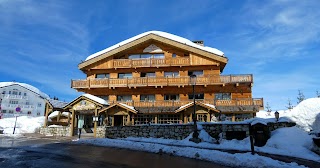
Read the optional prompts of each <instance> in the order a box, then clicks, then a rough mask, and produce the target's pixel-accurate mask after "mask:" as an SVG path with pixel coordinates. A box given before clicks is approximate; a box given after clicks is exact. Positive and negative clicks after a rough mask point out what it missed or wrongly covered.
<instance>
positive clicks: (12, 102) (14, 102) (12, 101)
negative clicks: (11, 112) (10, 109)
mask: <svg viewBox="0 0 320 168" xmlns="http://www.w3.org/2000/svg"><path fill="white" fill-rule="evenodd" d="M18 103H19V102H18V100H10V101H9V104H18Z"/></svg>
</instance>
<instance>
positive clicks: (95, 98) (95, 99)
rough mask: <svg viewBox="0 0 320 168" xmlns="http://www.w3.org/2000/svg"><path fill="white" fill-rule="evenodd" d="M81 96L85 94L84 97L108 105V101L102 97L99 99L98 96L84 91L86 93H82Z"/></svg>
mask: <svg viewBox="0 0 320 168" xmlns="http://www.w3.org/2000/svg"><path fill="white" fill-rule="evenodd" d="M82 96H85V97H87V98H89V99H91V100H94V101H96V102H98V103H100V104H103V105H109V103H108V102H107V101H105V100H104V99H101V98H100V97H97V96H94V95H92V94H88V93H86V94H83V95H82Z"/></svg>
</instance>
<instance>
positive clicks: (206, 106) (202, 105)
mask: <svg viewBox="0 0 320 168" xmlns="http://www.w3.org/2000/svg"><path fill="white" fill-rule="evenodd" d="M195 104H196V106H201V107H204V108H206V109H210V110H212V111H215V112H219V110H217V109H216V107H215V106H214V105H211V104H205V103H202V102H199V101H196V103H195ZM190 107H193V102H190V103H188V104H186V105H183V106H181V107H180V108H178V109H177V110H176V111H175V112H176V113H179V112H181V111H183V110H184V109H187V108H190Z"/></svg>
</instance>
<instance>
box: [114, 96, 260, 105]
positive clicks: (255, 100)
mask: <svg viewBox="0 0 320 168" xmlns="http://www.w3.org/2000/svg"><path fill="white" fill-rule="evenodd" d="M196 101H197V102H202V103H204V104H210V105H214V106H259V107H263V98H243V99H231V100H196ZM115 103H123V104H126V105H129V106H133V107H181V106H183V105H186V104H188V103H192V100H190V101H173V100H163V101H161V100H160V101H126V102H124V101H109V104H110V105H112V104H115Z"/></svg>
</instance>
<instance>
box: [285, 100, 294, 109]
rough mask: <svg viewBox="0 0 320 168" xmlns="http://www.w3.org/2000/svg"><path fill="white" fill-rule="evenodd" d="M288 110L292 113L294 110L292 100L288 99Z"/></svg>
mask: <svg viewBox="0 0 320 168" xmlns="http://www.w3.org/2000/svg"><path fill="white" fill-rule="evenodd" d="M286 108H287V109H288V110H289V111H291V110H292V109H293V106H292V104H291V100H290V99H288V106H286Z"/></svg>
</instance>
